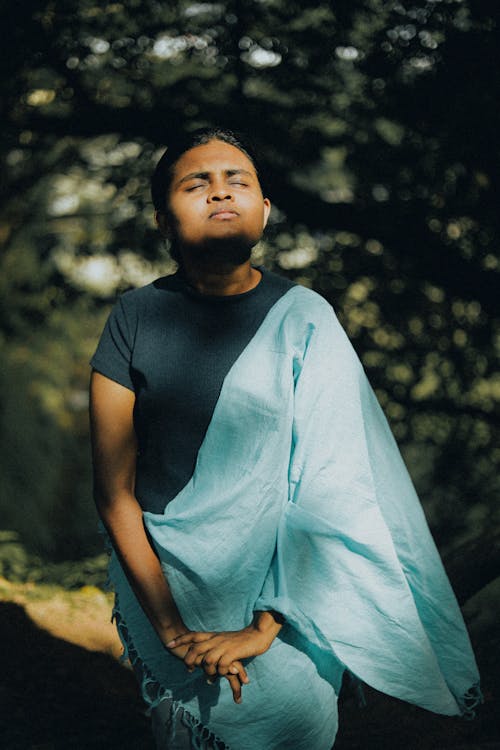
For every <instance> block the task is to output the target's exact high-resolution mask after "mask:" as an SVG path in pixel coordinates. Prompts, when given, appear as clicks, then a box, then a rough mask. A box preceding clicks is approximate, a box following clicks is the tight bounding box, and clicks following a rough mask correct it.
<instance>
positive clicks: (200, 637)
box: [165, 632, 216, 648]
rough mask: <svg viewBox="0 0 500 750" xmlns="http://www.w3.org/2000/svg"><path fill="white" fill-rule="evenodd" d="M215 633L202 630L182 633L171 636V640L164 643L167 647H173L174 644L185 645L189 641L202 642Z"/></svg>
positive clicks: (189, 642)
mask: <svg viewBox="0 0 500 750" xmlns="http://www.w3.org/2000/svg"><path fill="white" fill-rule="evenodd" d="M214 635H216V634H215V633H204V632H193V633H184V635H178V636H176V637H175V638H172V640H171V641H169V642H168V643H166V644H165V645H166V647H167V648H175V647H176V646H187V645H189V644H191V643H202V642H203V641H208V640H209V639H210V638H213V636H214Z"/></svg>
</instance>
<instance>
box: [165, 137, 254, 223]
mask: <svg viewBox="0 0 500 750" xmlns="http://www.w3.org/2000/svg"><path fill="white" fill-rule="evenodd" d="M210 141H223V142H224V143H229V144H230V145H231V146H235V147H236V148H237V149H239V150H240V151H242V152H243V153H244V154H245V156H247V157H248V158H249V159H250V161H251V162H252V164H253V166H254V167H255V171H256V172H257V176H258V178H259V182H260V184H261V186H262V187H263V182H262V172H261V169H260V167H259V166H258V160H257V158H256V157H255V155H254V149H253V148H252V147H251V146H250V145H248V142H247V139H246V138H245V139H244V138H243V137H242V136H241V135H240V134H237V133H235V132H233V131H232V130H227V129H226V128H200V129H199V130H195V131H194V132H193V133H185V134H184V135H182V136H181V137H180V138H177V139H176V140H175V142H174V143H173V144H172V145H171V146H169V147H168V148H167V150H166V151H165V152H164V154H163V156H162V157H161V159H160V161H159V162H158V164H157V165H156V169H155V171H154V172H153V176H152V178H151V197H152V199H153V205H154V207H155V209H156V210H157V211H160V212H162V213H165V212H166V210H167V195H168V191H169V189H170V183H171V180H172V174H173V171H174V167H175V165H176V163H177V162H178V161H179V159H180V158H181V156H182V155H183V154H184V153H186V151H189V150H190V149H191V148H195V147H196V146H204V145H205V144H206V143H209V142H210Z"/></svg>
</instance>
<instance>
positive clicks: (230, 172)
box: [177, 169, 254, 185]
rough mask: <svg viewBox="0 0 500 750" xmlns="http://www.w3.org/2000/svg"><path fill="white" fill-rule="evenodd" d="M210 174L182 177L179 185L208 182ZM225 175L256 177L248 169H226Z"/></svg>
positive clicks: (192, 174)
mask: <svg viewBox="0 0 500 750" xmlns="http://www.w3.org/2000/svg"><path fill="white" fill-rule="evenodd" d="M210 174H211V173H210V172H190V173H189V174H187V175H184V177H181V179H180V180H179V181H178V183H177V184H178V185H182V183H184V182H188V181H189V180H196V179H197V180H208V179H209V177H210ZM224 174H225V175H226V177H233V176H234V175H238V174H244V175H248V176H249V177H253V176H254V175H253V174H252V172H249V171H248V169H226V170H224Z"/></svg>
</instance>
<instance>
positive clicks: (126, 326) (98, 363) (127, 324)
mask: <svg viewBox="0 0 500 750" xmlns="http://www.w3.org/2000/svg"><path fill="white" fill-rule="evenodd" d="M126 296H127V295H124V297H121V298H120V299H119V300H118V302H117V303H116V305H115V306H114V307H113V309H112V310H111V313H110V315H109V318H108V320H107V322H106V325H105V326H104V330H103V332H102V335H101V338H100V340H99V344H98V345H97V349H96V352H95V354H94V356H93V357H92V359H91V360H90V364H91V366H92V367H93V369H94V370H97V372H100V373H101V374H102V375H105V376H106V377H107V378H110V379H111V380H115V381H116V382H117V383H120V385H124V386H125V388H130V390H131V391H134V390H135V388H134V383H133V380H132V375H131V361H132V352H133V342H134V338H135V328H136V326H135V324H134V317H135V316H134V315H133V311H132V310H131V305H130V304H126V302H127V300H126V299H125V298H126Z"/></svg>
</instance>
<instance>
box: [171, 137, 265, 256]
mask: <svg viewBox="0 0 500 750" xmlns="http://www.w3.org/2000/svg"><path fill="white" fill-rule="evenodd" d="M270 208H271V204H270V202H269V200H268V199H267V198H264V197H263V195H262V190H261V187H260V183H259V180H258V177H257V174H256V172H255V167H254V166H253V164H252V162H251V161H250V159H249V158H248V157H247V156H245V154H244V153H243V152H242V151H240V150H239V149H238V148H236V147H235V146H232V145H231V144H229V143H225V142H224V141H218V140H213V141H210V142H209V143H206V144H204V145H202V146H196V147H195V148H192V149H190V150H189V151H186V152H185V153H184V154H183V155H182V156H181V157H180V159H179V160H178V162H177V163H176V164H175V167H174V172H173V176H172V181H171V185H170V192H169V195H168V206H167V218H166V219H165V222H166V225H167V227H168V228H169V229H170V230H171V231H172V232H173V234H174V235H175V238H176V241H177V243H178V245H179V246H180V248H181V249H182V248H186V249H189V248H192V249H203V247H214V246H216V245H217V241H222V243H224V244H227V243H231V240H234V241H235V243H236V244H240V245H241V244H244V245H246V244H248V247H249V248H251V247H253V246H254V245H255V244H256V243H257V242H258V241H259V239H260V238H261V236H262V232H263V230H264V227H265V225H266V223H267V219H268V216H269V212H270ZM158 220H159V222H160V225H161V222H162V216H161V214H160V215H159V216H158ZM222 243H221V244H222Z"/></svg>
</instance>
